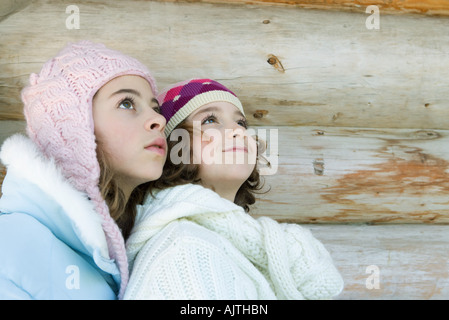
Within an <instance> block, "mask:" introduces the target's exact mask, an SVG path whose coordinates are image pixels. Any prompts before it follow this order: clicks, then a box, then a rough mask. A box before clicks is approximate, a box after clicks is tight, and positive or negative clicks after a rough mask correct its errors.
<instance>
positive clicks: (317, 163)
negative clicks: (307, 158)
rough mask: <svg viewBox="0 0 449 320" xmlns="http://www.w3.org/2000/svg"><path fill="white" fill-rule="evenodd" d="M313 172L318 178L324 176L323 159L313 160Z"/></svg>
mask: <svg viewBox="0 0 449 320" xmlns="http://www.w3.org/2000/svg"><path fill="white" fill-rule="evenodd" d="M313 171H314V173H315V174H316V175H318V176H322V175H323V174H324V160H323V159H315V160H313Z"/></svg>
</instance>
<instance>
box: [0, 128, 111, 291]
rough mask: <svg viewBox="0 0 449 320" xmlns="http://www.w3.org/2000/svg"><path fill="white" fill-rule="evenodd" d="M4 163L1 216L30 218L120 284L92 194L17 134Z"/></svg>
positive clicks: (5, 146)
mask: <svg viewBox="0 0 449 320" xmlns="http://www.w3.org/2000/svg"><path fill="white" fill-rule="evenodd" d="M0 160H1V161H2V163H3V164H4V165H5V166H6V167H7V175H6V177H5V180H4V182H3V186H2V192H3V195H2V198H1V199H0V212H1V213H3V214H5V213H12V212H25V213H27V214H29V215H31V216H33V217H34V218H35V219H37V220H39V221H40V222H41V223H42V224H43V225H45V226H46V227H47V228H49V229H50V230H51V231H52V232H53V233H54V234H55V235H56V236H57V237H58V238H59V239H60V240H61V241H63V242H64V243H66V244H67V245H68V246H70V247H71V248H73V249H74V250H76V251H79V252H81V253H83V254H86V255H88V256H91V257H92V258H93V260H94V261H95V263H96V264H97V265H98V267H100V269H102V270H103V271H105V272H107V273H109V274H111V275H113V277H114V280H115V281H116V282H118V283H119V282H120V277H119V272H118V269H117V266H116V265H115V263H114V262H113V260H110V258H109V254H108V246H107V242H106V236H105V233H104V231H103V228H102V225H101V217H100V216H99V214H98V213H97V212H96V211H95V209H94V205H93V204H92V203H91V201H90V200H89V198H88V197H87V195H86V194H84V193H82V192H80V191H78V190H76V189H75V188H74V187H73V186H72V185H71V184H70V183H69V182H67V180H66V179H65V178H64V177H63V175H62V173H61V171H60V170H59V169H58V167H57V166H56V165H55V162H54V161H53V160H52V159H49V158H46V157H45V156H44V155H43V154H42V153H41V152H40V151H39V150H38V148H37V147H36V145H35V144H34V143H33V142H32V141H31V140H30V139H29V138H28V137H25V136H23V135H21V134H16V135H14V136H12V137H10V138H8V139H7V140H6V141H5V142H4V143H3V145H2V148H1V151H0Z"/></svg>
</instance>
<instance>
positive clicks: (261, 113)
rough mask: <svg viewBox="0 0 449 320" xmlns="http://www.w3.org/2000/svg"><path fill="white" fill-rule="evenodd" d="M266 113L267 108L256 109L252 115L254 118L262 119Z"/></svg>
mask: <svg viewBox="0 0 449 320" xmlns="http://www.w3.org/2000/svg"><path fill="white" fill-rule="evenodd" d="M267 114H268V111H267V110H256V112H254V113H253V117H254V118H256V119H262V118H263V117H264V116H266V115H267Z"/></svg>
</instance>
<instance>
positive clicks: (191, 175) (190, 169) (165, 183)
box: [149, 119, 268, 212]
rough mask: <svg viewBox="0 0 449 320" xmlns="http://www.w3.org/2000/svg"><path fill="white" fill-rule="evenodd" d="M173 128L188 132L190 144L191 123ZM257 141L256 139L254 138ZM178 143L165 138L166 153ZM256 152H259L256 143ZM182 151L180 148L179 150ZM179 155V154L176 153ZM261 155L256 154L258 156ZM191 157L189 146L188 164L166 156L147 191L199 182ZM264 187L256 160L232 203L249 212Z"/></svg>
mask: <svg viewBox="0 0 449 320" xmlns="http://www.w3.org/2000/svg"><path fill="white" fill-rule="evenodd" d="M175 129H184V130H187V132H189V136H190V146H192V145H193V144H192V137H193V131H192V130H193V129H192V125H189V124H188V123H187V122H186V119H184V120H183V121H182V122H181V123H180V124H179V125H178V126H177V127H176V128H175ZM256 141H257V139H256ZM178 143H182V142H179V141H170V138H169V137H168V138H167V154H168V155H170V152H171V150H172V149H173V147H174V146H175V145H177V144H178ZM257 149H258V154H259V153H261V152H259V151H260V148H259V143H258V148H257ZM181 151H182V148H180V150H179V152H181ZM178 155H179V154H178ZM259 157H261V156H260V155H258V158H259ZM192 159H193V150H192V148H190V159H189V160H190V161H189V163H188V164H185V163H182V162H181V163H180V164H174V163H173V162H172V161H171V159H170V157H167V161H166V162H165V165H164V169H163V171H162V176H161V178H159V179H158V180H156V181H152V182H149V191H150V193H151V191H152V190H153V189H165V188H169V187H174V186H178V185H183V184H188V183H193V184H201V179H200V178H199V177H198V175H199V169H200V167H199V164H192V162H193V161H192ZM263 187H264V183H263V181H262V179H261V176H260V174H259V169H258V161H257V163H256V166H255V167H254V170H253V172H252V173H251V175H250V176H249V177H248V179H246V181H245V182H244V183H243V184H242V185H241V186H240V188H239V190H238V191H237V194H236V196H235V199H234V203H235V204H237V205H239V206H241V207H242V208H243V209H244V210H245V212H249V210H250V207H249V206H250V205H252V204H254V203H255V202H256V197H255V195H256V194H263V193H266V192H268V190H267V191H265V192H261V191H260V190H262V188H263Z"/></svg>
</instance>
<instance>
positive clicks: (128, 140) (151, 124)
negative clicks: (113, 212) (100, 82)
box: [92, 76, 167, 194]
mask: <svg viewBox="0 0 449 320" xmlns="http://www.w3.org/2000/svg"><path fill="white" fill-rule="evenodd" d="M92 107H93V110H92V112H93V119H94V128H95V136H96V139H97V141H98V144H99V146H100V147H101V148H102V150H103V151H104V152H105V154H106V157H107V159H108V164H109V166H110V167H111V169H112V170H113V171H114V173H115V176H116V178H117V181H118V183H119V187H120V188H121V189H122V190H123V191H124V192H125V194H130V193H131V192H132V190H133V189H134V188H135V187H137V186H138V185H140V184H142V183H145V182H148V181H153V180H156V179H158V178H159V177H160V176H161V174H162V168H163V166H164V163H165V159H166V156H167V152H166V150H167V147H166V142H165V135H164V127H165V124H166V123H165V118H164V117H163V116H162V115H161V114H159V104H158V102H157V100H156V99H155V97H154V96H153V92H152V90H151V87H150V84H149V83H148V82H147V81H146V80H145V79H143V78H141V77H139V76H120V77H117V78H115V79H113V80H111V81H109V82H108V83H107V84H105V85H104V86H103V87H102V88H101V89H100V90H98V92H97V93H96V95H95V97H94V99H93V101H92Z"/></svg>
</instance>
